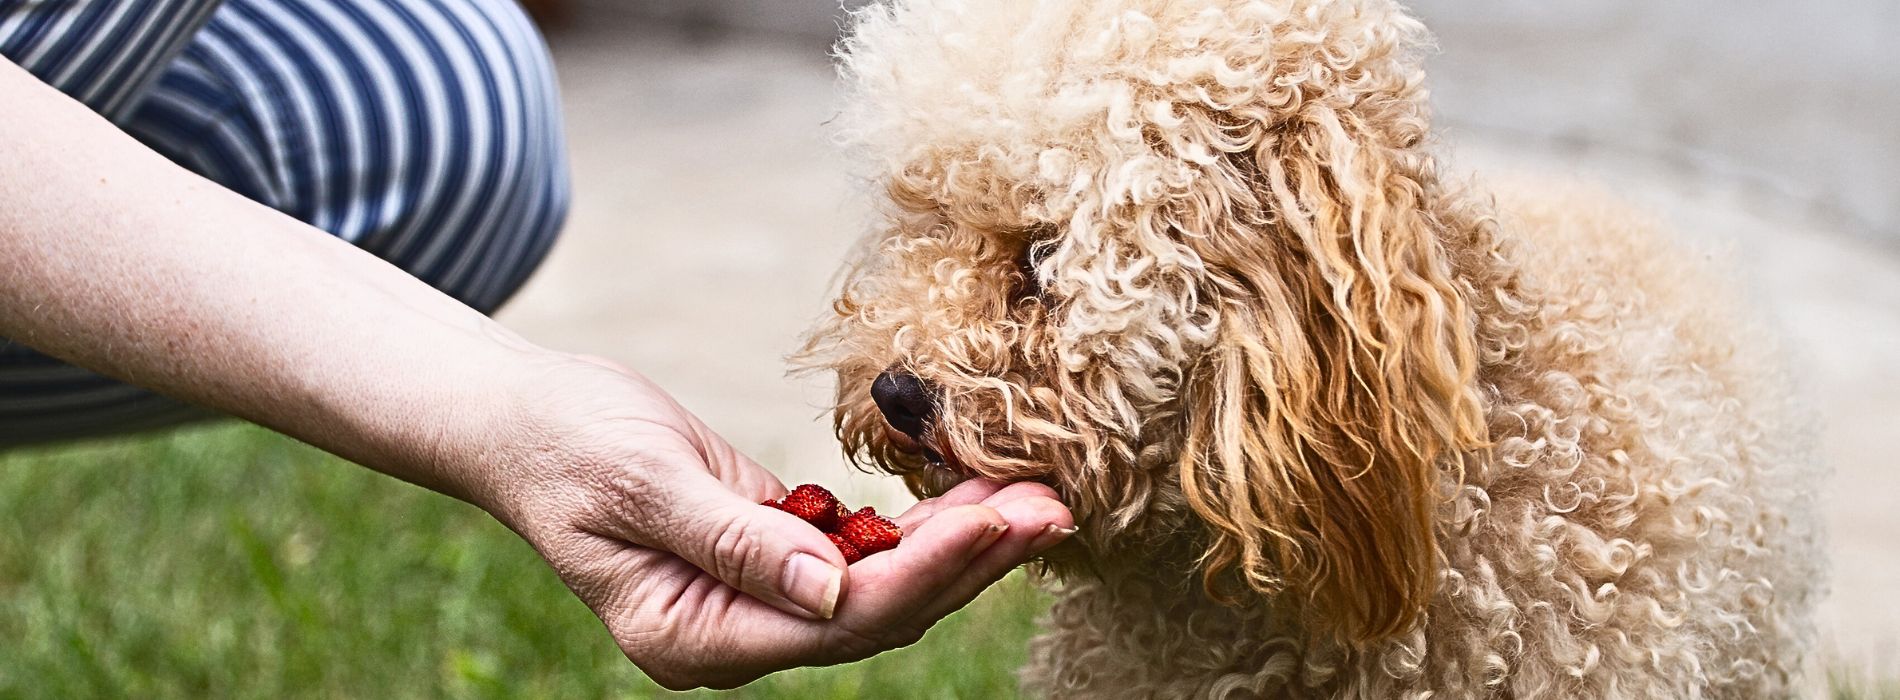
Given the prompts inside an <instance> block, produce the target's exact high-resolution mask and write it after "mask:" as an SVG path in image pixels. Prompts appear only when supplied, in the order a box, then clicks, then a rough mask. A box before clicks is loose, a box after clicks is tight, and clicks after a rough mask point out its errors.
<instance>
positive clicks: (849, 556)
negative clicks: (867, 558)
mask: <svg viewBox="0 0 1900 700" xmlns="http://www.w3.org/2000/svg"><path fill="white" fill-rule="evenodd" d="M825 536H826V537H829V538H831V544H833V545H836V546H837V547H838V553H839V554H843V555H844V563H846V564H856V563H858V560H859V559H863V558H864V553H863V552H860V551H858V548H857V547H856V546H853V545H852V544H851V542H850V541H849V540H846V539H845V538H844V535H840V534H838V533H835V532H827V533H825Z"/></svg>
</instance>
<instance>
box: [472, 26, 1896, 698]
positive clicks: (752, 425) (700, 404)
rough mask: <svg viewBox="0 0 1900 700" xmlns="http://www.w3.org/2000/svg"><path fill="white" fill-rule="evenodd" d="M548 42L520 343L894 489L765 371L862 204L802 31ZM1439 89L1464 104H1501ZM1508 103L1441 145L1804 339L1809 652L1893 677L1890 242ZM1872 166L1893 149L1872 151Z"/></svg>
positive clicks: (780, 452) (775, 365)
mask: <svg viewBox="0 0 1900 700" xmlns="http://www.w3.org/2000/svg"><path fill="white" fill-rule="evenodd" d="M1493 4H1495V3H1493ZM1451 40H1452V38H1449V37H1448V39H1447V41H1451ZM556 55H557V59H558V61H559V64H560V68H561V71H562V81H563V85H564V88H565V90H566V100H567V106H568V110H569V115H570V119H571V122H570V129H571V135H572V139H573V149H574V166H575V176H576V189H577V195H578V200H577V202H576V207H575V210H574V215H573V218H572V220H571V228H570V231H569V233H568V235H567V239H566V240H565V241H564V242H563V243H562V244H561V245H560V246H559V247H557V248H556V250H555V252H554V255H553V257H552V258H551V259H550V261H549V263H548V265H547V267H546V268H544V269H543V270H542V271H541V273H540V274H539V275H538V276H537V277H536V279H535V280H534V281H533V282H532V283H531V284H530V285H529V287H528V289H527V290H525V291H524V292H523V293H522V295H521V296H520V297H519V298H518V299H517V300H516V301H515V302H514V303H513V304H512V305H511V306H510V307H509V308H508V309H506V310H505V311H504V312H503V313H502V318H503V320H505V321H506V322H507V323H509V324H510V325H511V326H513V327H515V328H517V329H520V330H521V331H522V332H523V333H525V334H526V335H528V336H529V337H530V338H533V339H536V340H539V341H541V342H543V343H546V344H549V345H553V346H556V347H561V348H564V349H568V350H574V351H586V352H593V353H598V354H602V355H606V356H609V357H613V358H616V359H618V360H621V361H624V362H627V363H628V364H631V365H632V366H635V367H638V368H641V369H642V370H643V371H645V372H646V373H648V374H649V375H651V376H652V377H653V378H654V379H656V380H657V381H659V382H660V383H661V384H662V385H664V386H667V387H669V388H670V389H672V390H673V391H674V392H675V393H676V394H677V395H678V396H679V397H680V398H681V400H682V401H683V402H684V403H685V404H686V405H687V406H688V407H690V408H692V409H693V410H695V411H697V412H699V413H700V414H702V415H703V416H704V417H705V418H706V420H707V421H708V422H709V423H711V424H712V425H713V426H714V427H715V429H718V430H720V431H721V432H723V433H724V434H725V435H727V436H728V437H729V438H731V439H732V440H733V442H734V443H736V444H737V445H738V446H739V447H741V448H742V449H744V450H745V451H746V452H748V453H749V454H751V455H753V456H754V457H755V458H757V459H759V460H760V461H762V462H764V463H766V464H767V465H769V466H772V467H774V468H776V469H779V470H781V473H783V474H786V475H787V478H788V480H799V481H802V480H823V481H825V482H826V483H832V484H842V485H844V488H845V489H846V490H848V491H851V492H853V495H854V496H855V497H857V498H863V499H870V500H872V501H874V502H878V503H880V504H883V505H886V506H889V505H894V504H896V503H899V502H901V500H902V496H901V494H900V491H899V490H898V489H897V488H896V487H895V485H894V484H893V483H891V480H888V479H875V478H871V477H864V476H856V477H847V471H846V469H845V467H844V464H843V461H842V459H840V457H839V456H838V454H837V448H836V446H835V443H834V442H833V441H832V438H831V435H830V430H829V426H828V424H827V423H825V422H824V420H823V416H822V406H823V404H824V401H825V395H826V393H827V391H828V388H827V386H826V383H825V381H824V380H823V379H822V378H817V379H812V380H803V381H800V380H793V379H788V378H787V377H786V376H785V374H784V372H785V364H784V362H783V358H784V357H785V355H787V354H788V353H790V352H791V351H792V350H793V349H795V348H796V346H797V340H798V336H799V334H800V333H801V332H802V330H803V329H804V328H805V327H806V325H807V324H808V322H809V321H810V320H811V319H813V318H816V317H817V316H818V315H819V314H821V313H822V312H823V311H824V304H825V303H826V301H827V299H828V297H827V295H826V291H827V289H828V288H829V285H830V283H831V280H832V275H833V274H834V272H835V270H836V268H837V266H838V261H839V259H840V257H841V256H842V255H843V254H844V253H845V252H846V250H847V249H848V248H849V247H850V245H851V244H852V242H853V240H854V238H855V236H856V233H857V232H858V231H861V230H863V229H864V225H865V223H866V222H867V221H868V220H869V219H870V217H869V214H868V211H869V207H868V204H867V203H866V201H865V200H864V199H862V198H861V197H859V196H858V195H857V192H858V189H857V188H856V187H855V185H854V183H853V181H852V179H851V177H850V176H849V174H848V173H849V167H848V164H847V163H845V162H844V161H843V160H842V159H841V157H840V156H839V155H838V154H837V153H835V152H834V150H833V149H832V148H831V146H830V145H829V144H828V143H827V141H826V130H825V127H824V122H825V121H826V119H827V118H828V117H829V116H830V115H831V107H830V105H831V104H832V100H833V96H834V93H833V85H832V82H831V74H830V69H829V67H828V65H827V63H826V61H825V58H824V55H823V53H822V51H820V50H818V49H817V48H816V47H815V46H814V45H813V44H811V43H810V42H805V43H798V42H789V43H784V44H773V43H770V42H755V43H751V44H748V45H745V46H738V45H733V44H704V45H692V44H684V43H678V42H677V41H674V40H669V39H664V38H659V37H655V36H651V35H644V34H637V33H632V32H628V31H618V32H610V31H607V30H606V29H603V28H601V27H599V26H594V27H592V28H587V29H582V30H579V31H577V32H576V33H573V34H570V35H568V36H566V37H563V38H562V39H561V40H560V41H557V45H556ZM1447 57H1448V58H1447V59H1446V60H1447V61H1448V62H1451V61H1453V60H1454V58H1455V57H1453V51H1452V50H1451V49H1448V50H1447ZM1456 60H1457V61H1464V60H1465V59H1463V58H1456ZM1453 65H1467V66H1468V65H1469V64H1468V63H1465V64H1453ZM1451 68H1452V66H1451V65H1448V66H1447V67H1446V68H1445V69H1444V70H1451ZM1526 70H1528V67H1527V68H1526ZM1442 72H1444V71H1443V70H1441V73H1442ZM1446 92H1447V93H1448V96H1447V99H1453V98H1454V97H1455V98H1456V99H1458V100H1463V102H1460V103H1459V104H1464V105H1473V104H1488V102H1486V100H1496V99H1501V98H1495V97H1484V96H1477V97H1473V96H1470V95H1467V96H1464V97H1457V96H1456V95H1455V94H1453V93H1455V90H1452V89H1450V88H1449V87H1448V88H1447V90H1446ZM1540 99H1550V98H1549V96H1544V97H1542V98H1540ZM1596 108H1597V109H1603V107H1602V106H1600V105H1599V106H1597V107H1596ZM1550 113H1553V114H1554V113H1557V112H1550ZM1509 114H1513V113H1506V112H1498V113H1496V114H1490V115H1485V114H1479V115H1476V116H1460V115H1459V114H1451V115H1449V122H1450V124H1451V125H1452V127H1451V129H1450V131H1449V134H1448V139H1449V141H1450V142H1451V144H1452V145H1453V146H1454V147H1456V148H1457V149H1458V152H1459V156H1458V158H1457V162H1458V163H1459V164H1462V165H1470V166H1477V167H1483V168H1484V169H1486V170H1490V169H1491V168H1495V167H1499V166H1500V165H1502V164H1505V163H1508V164H1509V165H1510V167H1517V168H1523V169H1529V170H1534V171H1541V172H1575V173H1582V174H1585V175H1586V176H1588V177H1592V178H1595V179H1601V180H1605V181H1607V182H1609V183H1610V184H1611V185H1612V186H1613V187H1614V188H1615V189H1616V190H1618V191H1621V192H1625V193H1628V194H1629V195H1631V196H1632V197H1634V198H1635V199H1637V200H1639V201H1642V202H1644V203H1646V204H1648V205H1649V206H1652V207H1654V208H1655V209H1656V210H1657V211H1658V212H1660V213H1661V214H1662V215H1663V216H1665V217H1667V218H1668V219H1669V220H1670V221H1671V222H1673V223H1674V224H1676V225H1677V226H1678V227H1679V228H1681V229H1682V230H1684V231H1685V232H1687V233H1688V234H1689V235H1692V236H1697V237H1701V238H1704V239H1709V240H1718V241H1727V242H1730V243H1731V244H1732V246H1733V247H1734V249H1735V250H1736V252H1737V254H1738V256H1739V258H1740V260H1741V262H1742V263H1743V266H1744V269H1745V270H1746V272H1747V274H1749V275H1750V277H1751V279H1752V280H1753V282H1754V284H1753V285H1752V288H1753V289H1754V290H1755V291H1756V293H1757V294H1758V295H1759V298H1760V299H1761V300H1762V302H1763V306H1764V308H1765V309H1766V310H1768V311H1769V312H1771V313H1773V314H1774V315H1776V316H1777V317H1778V318H1779V319H1780V321H1781V322H1782V323H1783V324H1784V325H1785V326H1786V327H1787V328H1788V329H1789V331H1790V333H1791V335H1792V336H1793V337H1794V338H1795V340H1796V345H1797V347H1798V348H1799V349H1800V351H1801V352H1803V353H1805V355H1806V360H1805V366H1806V367H1808V368H1809V371H1808V373H1807V379H1808V380H1809V382H1810V386H1809V390H1810V393H1811V394H1812V395H1813V396H1814V397H1816V398H1817V399H1818V407H1819V409H1820V412H1821V413H1822V414H1823V417H1824V419H1825V420H1826V421H1827V423H1828V433H1827V436H1826V440H1825V444H1826V451H1827V456H1828V458H1829V459H1830V461H1831V462H1832V464H1833V465H1834V466H1835V468H1836V469H1837V472H1838V475H1837V477H1836V478H1835V479H1834V480H1833V481H1832V482H1831V483H1830V484H1827V485H1825V486H1823V487H1822V488H1824V489H1825V490H1826V493H1827V495H1828V498H1829V505H1828V511H1827V512H1828V518H1829V521H1830V524H1831V525H1832V527H1833V530H1834V534H1835V537H1834V541H1833V545H1832V546H1833V553H1834V555H1835V557H1836V562H1837V564H1836V570H1837V574H1836V581H1835V586H1834V587H1835V590H1836V594H1835V596H1834V598H1833V600H1832V602H1831V603H1830V604H1829V610H1828V614H1829V618H1830V631H1829V638H1828V644H1829V648H1830V649H1833V650H1835V651H1834V652H1833V653H1834V655H1835V657H1836V658H1837V659H1841V660H1843V661H1842V663H1850V662H1851V663H1853V664H1857V665H1859V664H1865V665H1867V666H1871V667H1875V668H1880V669H1884V670H1886V671H1887V672H1888V675H1890V676H1900V634H1897V632H1900V604H1895V603H1894V602H1893V596H1894V593H1893V592H1894V591H1900V556H1896V555H1900V469H1896V468H1895V461H1896V460H1895V459H1894V457H1893V456H1892V449H1891V448H1892V444H1893V443H1894V442H1895V438H1897V437H1900V258H1897V257H1896V256H1895V254H1894V250H1895V247H1893V246H1889V245H1886V244H1884V243H1876V242H1872V241H1874V240H1875V237H1870V236H1867V235H1864V233H1865V229H1863V235H1858V236H1856V235H1843V233H1842V232H1841V230H1840V229H1841V228H1844V227H1847V226H1849V225H1851V224H1852V222H1851V221H1850V222H1846V223H1843V221H1844V220H1843V219H1842V218H1841V217H1838V216H1835V215H1833V214H1830V213H1829V212H1832V211H1835V210H1836V209H1838V207H1832V208H1831V207H1830V206H1829V205H1805V204H1803V203H1802V202H1803V200H1802V199H1801V197H1800V193H1799V192H1792V193H1791V192H1786V191H1782V190H1779V189H1776V190H1773V191H1763V190H1762V186H1761V185H1760V184H1759V181H1757V180H1751V179H1750V178H1747V177H1738V178H1727V179H1725V177H1724V174H1723V172H1722V171H1721V170H1720V169H1714V170H1712V169H1710V168H1708V167H1706V165H1705V164H1700V163H1697V162H1693V161H1684V160H1682V159H1679V158H1669V157H1666V156H1667V154H1661V155H1662V156H1665V157H1659V154H1658V153H1657V152H1655V151H1653V150H1648V149H1641V148H1636V149H1631V148H1609V149H1606V148H1603V147H1602V146H1603V145H1602V144H1600V143H1597V142H1596V140H1595V139H1578V138H1552V134H1551V133H1549V132H1548V130H1544V129H1500V128H1492V126H1491V124H1492V123H1493V122H1498V121H1501V120H1507V119H1508V118H1511V117H1509V116H1508V115H1509ZM1808 116H1812V115H1808ZM1594 133H1613V132H1612V131H1607V130H1605V129H1603V128H1599V129H1597V130H1596V131H1595V132H1594ZM1501 153H1509V154H1511V155H1510V158H1508V159H1507V158H1504V157H1501V156H1500V155H1499V154H1501ZM1816 157H1828V158H1841V157H1845V156H1844V155H1842V154H1833V153H1828V154H1817V155H1816ZM1887 165H1893V166H1894V167H1900V162H1896V163H1893V164H1886V165H1880V166H1879V167H1887ZM1870 167H1872V166H1870ZM1881 184H1883V185H1884V184H1885V183H1881Z"/></svg>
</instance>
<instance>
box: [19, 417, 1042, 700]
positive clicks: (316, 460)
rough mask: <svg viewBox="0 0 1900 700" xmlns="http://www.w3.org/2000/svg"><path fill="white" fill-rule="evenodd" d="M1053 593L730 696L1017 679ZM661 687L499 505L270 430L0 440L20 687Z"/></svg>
mask: <svg viewBox="0 0 1900 700" xmlns="http://www.w3.org/2000/svg"><path fill="white" fill-rule="evenodd" d="M1046 605H1047V601H1046V599H1045V598H1044V597H1043V596H1042V595H1041V594H1039V593H1037V592H1035V591H1034V590H1033V589H1031V588H1030V587H1029V586H1028V585H1027V584H1026V582H1025V581H1023V580H1022V578H1021V577H1020V576H1018V577H1014V578H1012V579H1011V580H1009V581H1007V582H1005V583H1004V584H1002V585H999V586H998V587H996V588H994V589H992V590H991V591H990V592H989V593H987V594H985V595H984V597H983V598H982V599H980V600H979V601H978V602H977V603H976V604H975V605H973V606H971V607H970V608H969V609H966V610H964V611H962V612H960V613H957V614H956V615H954V616H952V617H951V618H949V619H948V620H946V621H944V622H943V623H942V624H940V625H938V627H937V628H936V629H935V630H933V631H932V632H931V633H930V634H929V635H928V636H927V637H926V638H925V639H924V640H923V641H922V642H920V643H919V644H917V645H915V646H913V647H911V648H908V649H903V650H899V651H895V652H890V653H886V654H883V655H881V656H878V657H876V658H874V659H870V660H868V661H864V662H861V663H857V664H850V665H846V666H839V667H833V668H823V669H801V670H797V671H792V672H787V673H781V674H778V675H775V676H771V677H768V678H766V679H764V680H761V681H759V682H757V683H754V684H752V685H750V686H747V687H746V688H744V689H741V690H739V691H737V692H735V693H733V695H735V696H738V697H761V698H772V697H795V698H855V697H925V698H997V697H1009V696H1012V695H1014V687H1015V682H1014V678H1013V676H1012V672H1013V669H1015V668H1016V667H1017V666H1019V665H1020V664H1021V663H1022V660H1023V656H1024V642H1025V640H1026V639H1027V637H1028V636H1029V634H1030V630H1031V624H1032V620H1033V619H1034V617H1035V616H1036V615H1038V614H1040V613H1041V611H1042V610H1043V608H1044V607H1045V606H1046ZM663 694H665V693H664V691H662V690H661V689H659V688H658V686H655V685H654V684H653V683H651V682H650V681H648V680H647V679H646V678H645V677H644V676H642V675H641V674H640V672H639V670H638V669H636V668H634V667H633V666H632V665H631V664H629V663H627V661H626V660H625V658H624V657H622V656H621V655H620V653H619V651H618V650H617V649H615V648H614V646H613V644H612V642H610V641H609V639H608V637H607V635H606V633H605V630H604V629H603V628H601V626H600V624H599V622H597V621H596V620H594V619H593V617H592V616H591V615H590V614H589V613H588V611H587V609H586V607H585V606H583V605H582V604H581V603H580V602H579V601H577V600H575V599H574V598H573V597H572V596H571V595H569V594H568V592H567V590H566V589H565V588H563V587H562V585H561V583H560V581H559V580H558V579H557V578H555V576H554V574H553V573H552V572H551V571H550V570H548V569H547V567H545V566H544V565H542V564H541V562H540V560H539V559H538V558H537V557H536V556H535V554H534V552H533V551H532V550H531V549H529V548H528V546H527V545H526V544H524V543H523V542H521V541H520V540H519V539H517V538H515V537H514V535H513V534H512V533H510V532H508V531H507V530H506V529H505V528H503V527H501V526H500V525H499V524H497V523H495V522H494V521H493V520H491V519H489V518H488V517H487V516H486V515H485V514H483V513H482V512H480V511H478V510H476V509H474V508H471V507H469V506H466V505H463V504H461V503H459V502H456V501H453V500H451V499H448V498H444V497H441V496H437V495H435V494H432V493H429V492H427V491H424V490H422V489H418V488H415V487H412V486H408V485H406V484H402V483H400V482H397V481H394V480H392V479H387V478H384V477H381V476H379V475H376V474H373V473H370V472H369V471H367V470H364V469H361V468H358V467H355V466H353V465H350V464H348V463H345V462H343V461H341V460H338V459H336V458H333V457H329V456H327V455H325V454H323V453H321V452H319V451H317V450H315V449H312V448H309V447H306V446H304V445H301V444H299V443H297V442H295V441H292V440H289V439H287V438H283V437H280V436H277V435H274V434H272V433H270V432H268V431H264V430H262V429H258V428H254V427H249V426H238V425H220V426H210V427H201V428H194V429H189V430H184V431H179V432H176V433H171V434H161V435H154V436H147V437H139V438H132V439H125V440H116V441H110V442H104V443H95V444H90V445H78V446H71V447H62V448H57V449H41V450H29V451H16V452H12V453H5V454H0V698H11V697H59V698H66V697H181V696H182V697H201V696H212V697H273V698H274V697H285V696H296V697H306V696H319V697H379V698H380V697H435V696H448V697H559V698H595V697H601V698H606V697H635V698H638V697H648V696H658V695H663Z"/></svg>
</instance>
